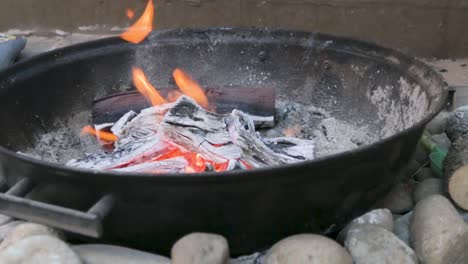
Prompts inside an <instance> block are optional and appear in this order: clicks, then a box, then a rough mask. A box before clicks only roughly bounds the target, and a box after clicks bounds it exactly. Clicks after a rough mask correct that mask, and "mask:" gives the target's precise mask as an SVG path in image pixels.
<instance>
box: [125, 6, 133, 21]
mask: <svg viewBox="0 0 468 264" xmlns="http://www.w3.org/2000/svg"><path fill="white" fill-rule="evenodd" d="M125 15H126V16H127V17H128V19H132V18H133V17H135V11H133V10H132V9H130V8H127V10H126V11H125Z"/></svg>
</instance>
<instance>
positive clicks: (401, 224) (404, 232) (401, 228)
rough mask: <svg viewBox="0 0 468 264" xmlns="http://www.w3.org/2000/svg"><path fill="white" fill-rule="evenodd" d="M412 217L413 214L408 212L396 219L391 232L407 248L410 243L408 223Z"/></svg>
mask: <svg viewBox="0 0 468 264" xmlns="http://www.w3.org/2000/svg"><path fill="white" fill-rule="evenodd" d="M412 217H413V212H409V213H407V214H405V215H403V216H401V217H398V218H396V219H395V221H394V225H393V232H394V233H395V235H396V236H397V237H398V238H399V239H400V240H401V241H403V242H405V244H406V245H408V246H409V245H410V242H411V234H410V223H411V218H412Z"/></svg>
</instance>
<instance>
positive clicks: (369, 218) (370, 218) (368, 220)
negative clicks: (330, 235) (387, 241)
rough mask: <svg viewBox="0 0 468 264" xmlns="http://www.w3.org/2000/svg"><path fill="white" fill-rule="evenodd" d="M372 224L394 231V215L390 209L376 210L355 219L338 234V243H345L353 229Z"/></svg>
mask: <svg viewBox="0 0 468 264" xmlns="http://www.w3.org/2000/svg"><path fill="white" fill-rule="evenodd" d="M362 224H372V225H377V226H380V227H383V228H385V229H387V230H388V231H390V232H392V231H393V215H392V212H390V210H388V209H375V210H372V211H370V212H368V213H366V214H363V215H362V216H360V217H358V218H356V219H354V220H353V221H351V223H349V224H348V225H347V226H346V227H345V228H343V230H341V232H340V233H339V234H338V237H337V241H338V242H340V243H344V241H345V240H346V236H347V234H348V232H349V230H351V229H352V228H354V227H356V226H358V225H362Z"/></svg>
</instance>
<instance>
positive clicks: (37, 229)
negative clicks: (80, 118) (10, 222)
mask: <svg viewBox="0 0 468 264" xmlns="http://www.w3.org/2000/svg"><path fill="white" fill-rule="evenodd" d="M38 235H47V236H55V237H60V234H59V232H58V231H56V230H55V229H53V228H50V227H47V226H43V225H39V224H35V223H21V224H19V225H17V226H15V227H14V228H13V229H12V230H11V231H10V232H9V233H8V234H7V236H6V237H5V239H4V240H3V242H2V243H1V244H0V250H3V249H5V248H6V247H8V246H10V245H11V244H14V243H15V242H17V241H19V240H21V239H24V238H26V237H30V236H38Z"/></svg>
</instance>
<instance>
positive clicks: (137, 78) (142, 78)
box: [132, 67, 166, 106]
mask: <svg viewBox="0 0 468 264" xmlns="http://www.w3.org/2000/svg"><path fill="white" fill-rule="evenodd" d="M132 74H133V84H134V85H135V87H136V88H137V90H138V91H139V92H140V93H141V94H142V95H143V96H144V97H146V99H148V100H149V101H150V102H151V104H152V105H153V106H156V105H160V104H164V103H166V99H164V98H163V97H162V96H161V95H160V94H159V93H158V91H157V90H156V88H154V86H153V85H151V83H150V82H149V81H148V79H147V78H146V75H145V73H144V72H143V70H142V69H140V68H137V67H133V68H132Z"/></svg>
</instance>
